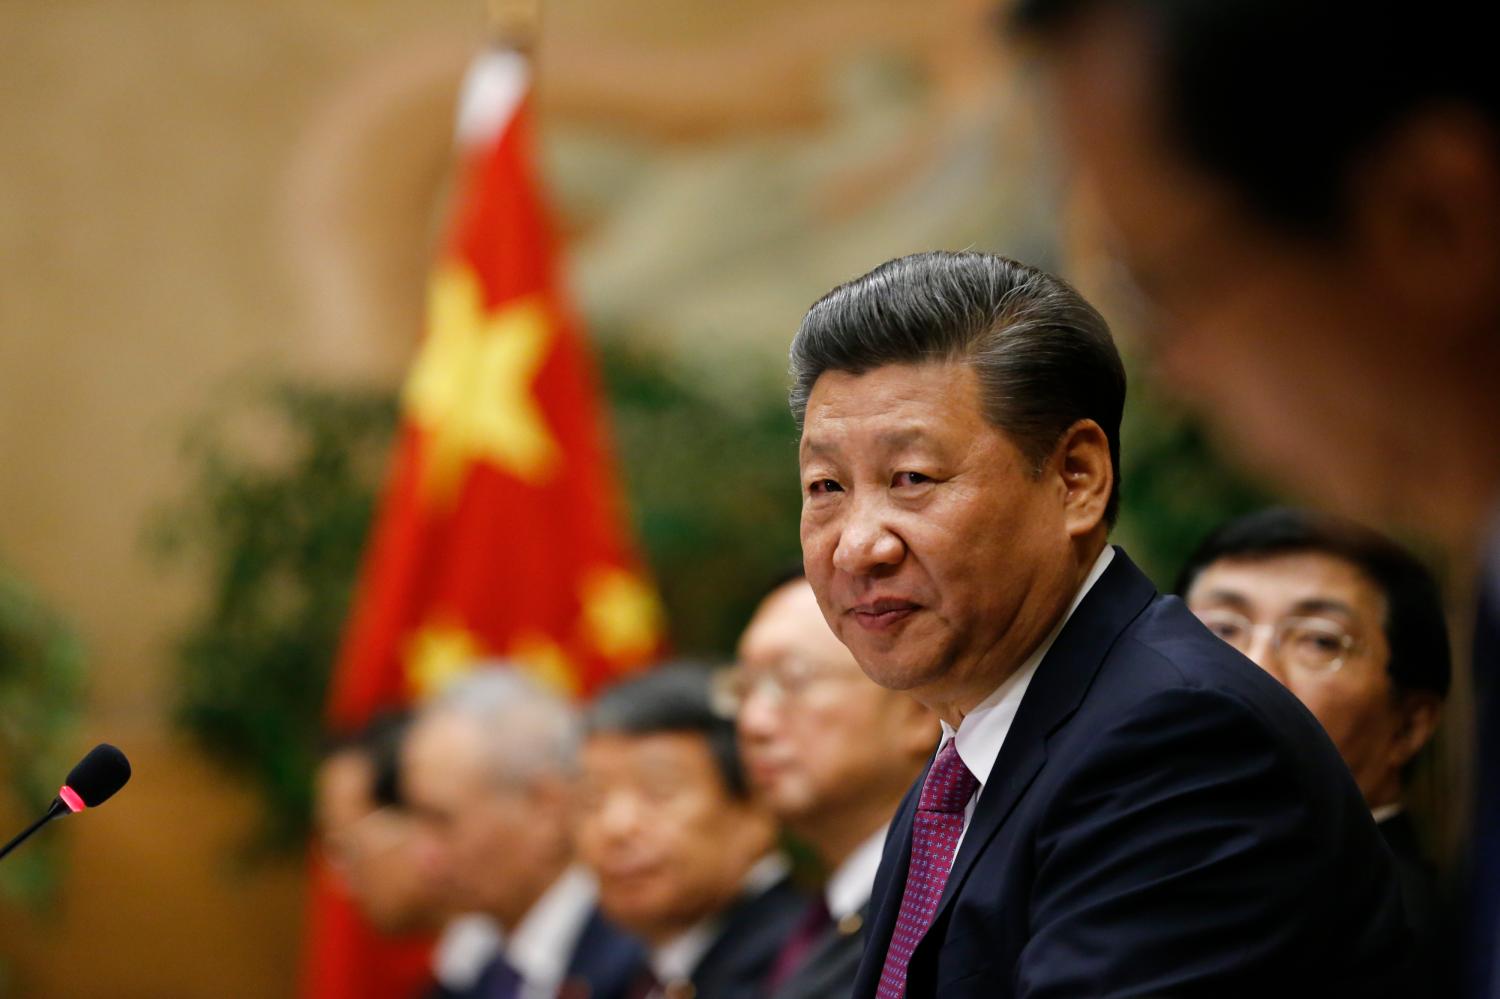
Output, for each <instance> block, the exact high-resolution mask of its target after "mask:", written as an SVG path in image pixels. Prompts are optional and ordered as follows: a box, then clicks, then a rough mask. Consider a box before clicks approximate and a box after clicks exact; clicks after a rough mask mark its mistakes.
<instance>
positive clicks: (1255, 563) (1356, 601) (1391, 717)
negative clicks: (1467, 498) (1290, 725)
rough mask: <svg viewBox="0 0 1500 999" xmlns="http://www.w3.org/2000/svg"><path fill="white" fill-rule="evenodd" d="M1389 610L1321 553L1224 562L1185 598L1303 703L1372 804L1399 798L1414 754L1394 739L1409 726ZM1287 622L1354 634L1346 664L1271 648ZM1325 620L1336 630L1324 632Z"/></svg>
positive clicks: (1359, 577)
mask: <svg viewBox="0 0 1500 999" xmlns="http://www.w3.org/2000/svg"><path fill="white" fill-rule="evenodd" d="M1385 603H1386V602H1385V598H1384V597H1383V596H1382V595H1381V593H1380V591H1379V590H1378V589H1377V588H1376V587H1375V585H1374V584H1373V583H1372V582H1370V581H1369V579H1368V578H1367V577H1365V576H1364V574H1363V573H1361V572H1360V571H1359V570H1358V569H1356V568H1355V567H1354V566H1353V565H1351V564H1350V563H1348V562H1346V561H1344V560H1343V559H1340V558H1336V557H1334V556H1332V555H1325V554H1318V553H1299V554H1288V555H1278V556H1273V557H1269V558H1254V559H1224V560H1221V561H1219V562H1215V563H1212V564H1211V565H1209V566H1208V567H1207V568H1206V569H1204V570H1203V571H1202V573H1200V574H1199V575H1198V578H1197V579H1195V580H1194V581H1193V585H1192V588H1191V589H1190V590H1189V591H1188V593H1187V604H1188V607H1189V608H1190V609H1191V610H1192V611H1193V613H1194V614H1196V615H1198V616H1199V617H1200V618H1202V619H1203V620H1204V622H1205V623H1206V624H1208V625H1209V628H1210V630H1212V631H1215V632H1216V633H1219V634H1220V635H1221V637H1225V638H1226V639H1228V640H1229V641H1230V644H1233V645H1235V646H1236V647H1238V648H1240V650H1241V651H1243V652H1244V653H1245V654H1246V655H1247V656H1249V657H1250V658H1251V659H1253V660H1254V661H1255V662H1256V663H1257V664H1258V665H1259V666H1260V667H1261V668H1263V669H1264V670H1266V672H1268V673H1270V674H1271V675H1272V676H1274V677H1276V679H1278V680H1280V681H1281V682H1282V683H1283V684H1285V685H1286V686H1287V688H1288V689H1290V690H1291V692H1292V693H1294V694H1296V695H1297V699H1298V700H1300V701H1301V702H1302V703H1303V704H1305V705H1307V708H1308V710H1310V711H1311V712H1312V713H1313V715H1314V716H1316V717H1317V719H1318V721H1319V722H1321V723H1322V724H1323V727H1324V729H1326V730H1327V731H1328V734H1329V736H1330V737H1331V738H1332V739H1333V743H1334V745H1335V746H1337V747H1338V750H1339V754H1340V755H1341V756H1343V758H1344V762H1345V763H1347V764H1348V765H1349V769H1350V770H1351V771H1353V773H1354V778H1355V781H1356V782H1357V783H1358V784H1359V787H1360V790H1361V791H1363V792H1364V794H1365V797H1366V799H1367V800H1369V801H1370V804H1371V805H1372V806H1375V805H1381V804H1386V803H1387V801H1388V800H1392V797H1393V794H1392V793H1393V792H1394V793H1396V794H1399V791H1400V785H1399V780H1400V770H1401V766H1402V765H1403V764H1404V763H1405V762H1406V761H1407V759H1408V757H1409V756H1410V755H1411V752H1412V750H1411V749H1410V748H1406V747H1405V744H1404V743H1403V742H1402V741H1401V739H1400V738H1398V736H1399V734H1400V733H1401V731H1402V728H1403V718H1402V711H1401V709H1400V705H1399V702H1398V700H1397V698H1396V697H1395V696H1394V691H1393V688H1392V686H1391V678H1390V674H1389V673H1388V672H1387V670H1386V667H1387V665H1388V663H1389V662H1390V655H1391V654H1390V646H1389V645H1388V644H1387V642H1386V637H1385V631H1384V621H1385ZM1289 619H1290V620H1302V621H1306V620H1311V621H1312V622H1313V624H1314V626H1315V630H1310V631H1307V632H1306V633H1308V634H1313V635H1328V636H1331V635H1334V634H1337V633H1338V632H1342V633H1343V634H1346V635H1348V636H1349V638H1350V639H1352V643H1351V644H1350V647H1349V651H1348V653H1347V654H1346V655H1344V656H1343V657H1342V665H1340V666H1338V667H1337V668H1336V669H1332V670H1326V669H1316V668H1308V667H1306V666H1301V665H1298V662H1297V659H1298V656H1297V655H1296V653H1295V651H1294V650H1292V649H1290V648H1286V647H1285V646H1286V643H1285V642H1283V650H1282V651H1281V652H1280V653H1278V652H1277V651H1276V650H1274V649H1273V648H1272V645H1273V637H1272V636H1273V635H1274V634H1275V633H1276V631H1277V629H1278V627H1281V628H1283V629H1285V628H1286V622H1287V621H1288V620H1289ZM1322 622H1326V623H1327V624H1329V625H1331V626H1332V627H1331V628H1327V629H1325V628H1324V627H1323V625H1322ZM1244 624H1248V625H1249V628H1250V630H1249V631H1247V630H1246V628H1245V627H1244V626H1243V625H1244ZM1282 633H1283V635H1285V634H1287V631H1285V630H1283V632H1282ZM1382 799H1385V800H1382Z"/></svg>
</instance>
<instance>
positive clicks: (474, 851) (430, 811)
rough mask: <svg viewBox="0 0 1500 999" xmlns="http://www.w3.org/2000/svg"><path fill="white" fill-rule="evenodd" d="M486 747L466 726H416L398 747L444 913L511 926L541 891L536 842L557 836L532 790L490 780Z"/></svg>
mask: <svg viewBox="0 0 1500 999" xmlns="http://www.w3.org/2000/svg"><path fill="white" fill-rule="evenodd" d="M485 746H486V743H485V740H484V734H483V732H481V731H480V729H479V726H478V724H477V723H476V722H474V721H472V720H470V719H468V718H463V717H459V716H454V715H437V716H431V717H427V718H423V719H421V720H420V721H419V722H418V723H417V724H416V725H415V726H413V729H412V731H411V734H410V735H409V736H408V737H407V740H406V745H405V747H404V750H405V752H404V756H403V766H402V781H403V791H404V795H405V797H406V799H407V801H408V803H409V805H410V810H411V812H412V814H413V816H414V817H415V819H416V821H417V823H418V829H419V833H420V836H421V843H422V847H423V849H422V856H423V861H424V864H425V867H426V871H427V873H428V876H429V877H431V878H432V879H433V881H434V883H435V884H437V885H438V886H439V887H440V888H441V890H442V891H443V892H444V893H445V895H446V897H447V899H448V901H449V903H450V905H451V906H452V907H453V908H454V909H456V910H459V911H478V912H487V913H490V914H492V915H494V916H496V917H497V918H500V919H501V921H502V923H504V924H506V925H509V924H511V923H513V922H514V921H517V920H519V919H520V917H521V916H523V915H524V914H525V912H526V909H527V907H528V906H529V904H530V902H531V900H532V897H533V894H534V893H535V892H536V890H537V889H538V887H541V886H539V885H538V884H537V881H538V870H539V863H538V861H539V858H540V857H542V856H544V855H545V854H544V853H543V852H541V851H542V844H541V843H540V840H541V838H543V837H548V836H552V837H555V836H556V835H557V834H558V832H560V830H554V829H552V828H551V823H549V822H548V821H547V820H548V818H549V816H550V814H551V809H548V808H545V807H543V805H542V802H540V801H538V800H535V799H536V795H535V794H534V793H533V792H532V790H531V789H529V788H527V787H524V786H520V785H506V784H503V783H501V782H500V781H499V780H498V779H497V778H496V775H495V773H494V769H493V767H492V765H489V764H488V763H487V761H486V748H485Z"/></svg>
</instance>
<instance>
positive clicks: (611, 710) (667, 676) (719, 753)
mask: <svg viewBox="0 0 1500 999" xmlns="http://www.w3.org/2000/svg"><path fill="white" fill-rule="evenodd" d="M584 732H585V734H586V735H598V734H601V733H617V734H625V735H651V734H653V733H657V732H695V733H698V734H699V735H702V736H703V737H704V739H706V740H707V741H708V748H709V751H710V752H711V753H712V754H713V758H714V763H716V764H717V765H718V769H719V776H721V777H722V778H723V779H724V786H725V787H727V788H728V789H729V791H730V793H731V794H733V795H734V796H735V797H737V798H744V797H745V796H746V795H748V793H749V790H748V785H747V784H746V782H745V770H744V767H743V765H742V764H741V762H740V751H739V746H738V745H737V743H736V742H735V732H734V720H733V719H732V718H729V717H726V716H725V715H724V714H722V713H721V712H719V711H717V710H715V708H714V698H713V671H712V668H711V667H709V666H707V665H705V664H702V663H695V662H681V661H679V662H675V663H669V664H667V665H663V666H658V667H656V668H654V669H652V670H649V671H647V672H646V673H643V674H641V675H640V676H638V677H632V678H631V679H628V680H623V681H621V682H619V683H617V684H615V685H614V686H612V687H609V688H607V689H605V690H604V691H603V692H602V693H600V694H599V696H598V698H597V699H596V700H595V701H594V704H593V706H592V707H591V708H590V709H589V711H588V713H587V714H586V715H585V717H584Z"/></svg>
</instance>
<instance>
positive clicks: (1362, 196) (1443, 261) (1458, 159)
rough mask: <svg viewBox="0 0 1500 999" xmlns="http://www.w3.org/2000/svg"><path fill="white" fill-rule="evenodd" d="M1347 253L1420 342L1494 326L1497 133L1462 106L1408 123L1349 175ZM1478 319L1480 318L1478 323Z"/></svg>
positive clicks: (1499, 203) (1499, 193) (1499, 202)
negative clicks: (1394, 302) (1372, 275)
mask: <svg viewBox="0 0 1500 999" xmlns="http://www.w3.org/2000/svg"><path fill="white" fill-rule="evenodd" d="M1350 193H1351V199H1352V200H1351V202H1350V204H1349V212H1350V218H1349V224H1350V228H1351V229H1352V232H1351V237H1352V238H1351V240H1350V243H1351V245H1356V246H1359V247H1362V248H1363V253H1364V259H1366V260H1368V261H1370V262H1371V263H1372V264H1373V266H1374V267H1375V268H1376V270H1377V271H1378V274H1377V275H1376V276H1377V277H1378V278H1379V280H1380V281H1381V282H1382V284H1384V285H1385V286H1386V287H1387V288H1388V289H1390V290H1391V291H1392V292H1393V293H1394V294H1395V295H1396V296H1397V297H1398V300H1399V301H1400V302H1402V303H1403V305H1404V306H1405V307H1406V308H1407V310H1408V311H1410V312H1412V313H1414V314H1417V315H1423V316H1429V317H1432V318H1433V320H1434V322H1433V323H1431V324H1430V325H1425V326H1424V336H1432V335H1437V336H1441V335H1442V334H1443V332H1444V331H1447V330H1455V331H1459V332H1460V333H1462V332H1463V331H1464V330H1467V329H1473V328H1474V327H1475V325H1476V321H1478V322H1487V321H1489V320H1490V319H1491V318H1492V315H1491V313H1492V305H1491V303H1492V302H1493V300H1494V295H1495V275H1496V274H1500V135H1497V133H1496V131H1495V129H1494V127H1493V126H1491V125H1490V124H1489V123H1488V122H1486V121H1484V120H1483V119H1482V118H1481V117H1480V116H1479V115H1477V114H1474V113H1472V112H1469V111H1465V110H1463V109H1460V108H1451V109H1439V110H1433V111H1428V112H1425V113H1422V114H1418V115H1415V116H1413V118H1412V119H1411V120H1410V121H1409V122H1407V123H1406V124H1404V125H1402V126H1401V127H1399V128H1398V129H1396V131H1395V132H1394V133H1392V134H1391V135H1390V136H1389V137H1388V138H1387V139H1386V140H1385V141H1384V142H1382V143H1381V144H1380V146H1379V147H1378V148H1377V149H1375V150H1374V151H1373V152H1372V154H1371V155H1370V156H1368V157H1367V158H1366V159H1365V161H1364V162H1363V164H1362V165H1361V166H1360V167H1359V168H1358V169H1357V171H1356V173H1355V175H1354V177H1353V184H1352V186H1351V192H1350ZM1476 317H1478V320H1476Z"/></svg>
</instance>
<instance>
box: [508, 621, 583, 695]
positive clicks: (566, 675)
mask: <svg viewBox="0 0 1500 999" xmlns="http://www.w3.org/2000/svg"><path fill="white" fill-rule="evenodd" d="M510 655H511V658H512V659H514V660H515V661H516V662H517V663H519V664H520V665H521V668H523V669H524V670H525V671H526V672H527V673H529V674H530V675H531V676H532V677H534V678H535V679H536V680H538V681H539V682H541V683H542V684H544V685H545V686H547V687H549V688H551V689H552V691H553V692H554V693H558V694H562V695H563V696H564V697H577V696H578V693H579V690H580V688H579V685H578V673H577V671H576V670H574V668H573V662H572V660H570V659H569V658H568V654H567V653H566V652H564V651H563V648H562V646H561V645H558V644H557V643H556V642H554V641H552V640H551V639H550V638H548V637H547V636H546V635H543V634H540V633H538V632H528V633H526V634H523V635H520V636H519V637H517V638H516V640H515V641H514V642H513V643H511V647H510Z"/></svg>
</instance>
